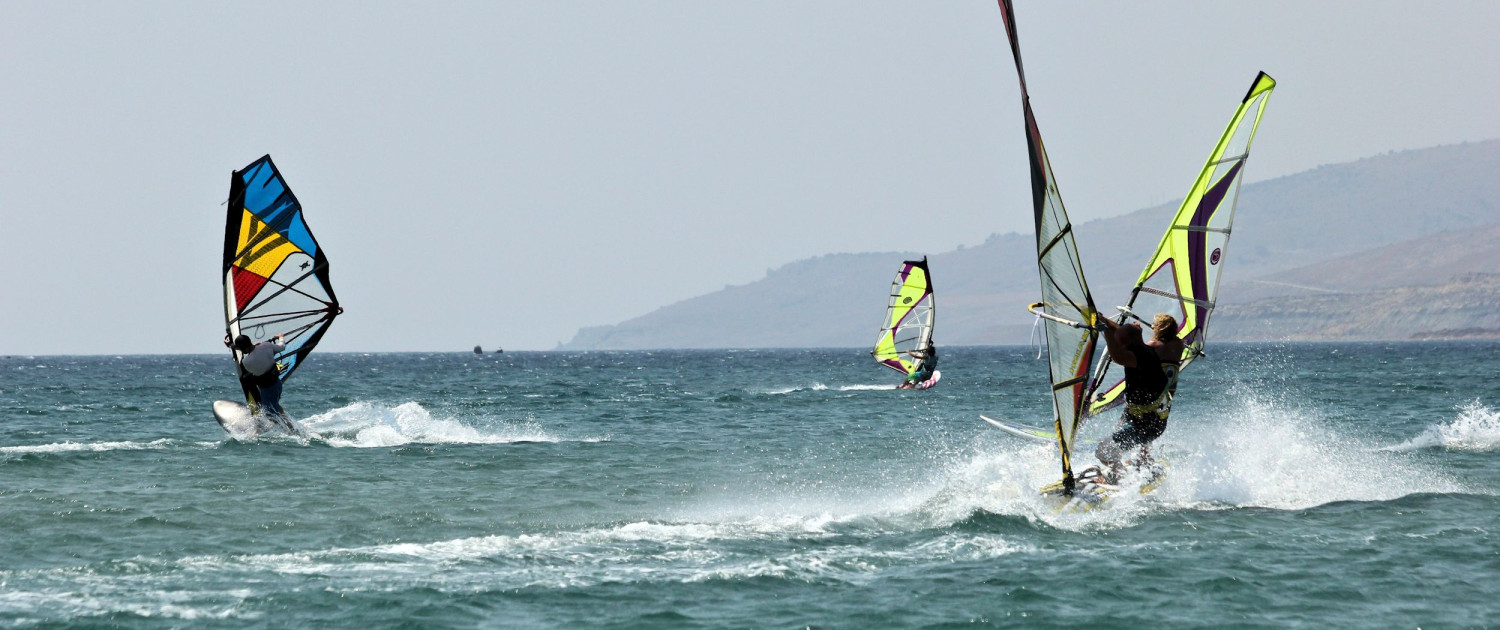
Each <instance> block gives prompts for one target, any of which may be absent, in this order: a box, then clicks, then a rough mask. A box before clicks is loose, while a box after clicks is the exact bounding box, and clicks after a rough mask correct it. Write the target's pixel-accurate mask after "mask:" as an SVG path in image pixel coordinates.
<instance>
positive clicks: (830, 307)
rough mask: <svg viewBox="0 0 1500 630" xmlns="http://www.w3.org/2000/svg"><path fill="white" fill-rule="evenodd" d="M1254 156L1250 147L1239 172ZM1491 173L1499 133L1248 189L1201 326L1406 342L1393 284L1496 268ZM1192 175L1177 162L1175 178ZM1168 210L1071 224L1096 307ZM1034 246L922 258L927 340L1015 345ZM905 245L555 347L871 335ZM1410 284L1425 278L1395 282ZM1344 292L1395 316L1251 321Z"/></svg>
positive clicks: (1460, 290) (1498, 226)
mask: <svg viewBox="0 0 1500 630" xmlns="http://www.w3.org/2000/svg"><path fill="white" fill-rule="evenodd" d="M1254 168H1255V163H1254V158H1252V159H1251V162H1250V166H1249V169H1250V173H1251V174H1252V175H1253V174H1254ZM1496 173H1500V140H1491V141H1486V142H1478V143H1467V144H1462V145H1454V146H1446V147H1436V148H1431V149H1422V150H1416V151H1404V152H1400V153H1392V154H1386V155H1382V156H1377V157H1372V158H1367V159H1363V160H1358V161H1355V162H1349V163H1345V164H1337V165H1330V166H1322V167H1319V168H1316V169H1313V170H1311V171H1306V172H1303V173H1299V174H1296V175H1291V176H1287V177H1281V178H1277V179H1274V180H1269V181H1265V182H1258V183H1254V184H1248V185H1246V186H1245V187H1244V189H1243V190H1242V191H1241V195H1240V203H1239V208H1238V211H1237V214H1236V221H1235V231H1234V239H1233V240H1232V241H1231V242H1230V245H1229V248H1228V252H1227V255H1228V256H1229V262H1228V264H1227V266H1226V268H1225V271H1224V276H1223V281H1224V283H1225V284H1224V291H1223V293H1222V294H1221V296H1220V301H1221V304H1222V305H1223V306H1224V308H1223V310H1221V311H1220V312H1219V317H1220V318H1221V319H1220V320H1219V321H1218V322H1217V323H1216V324H1215V326H1214V327H1215V332H1214V337H1215V338H1216V339H1229V338H1235V339H1282V338H1288V337H1295V338H1307V339H1312V338H1320V339H1321V338H1328V339H1334V338H1337V339H1391V338H1408V337H1410V336H1411V334H1415V333H1416V332H1417V331H1411V332H1410V333H1408V334H1405V335H1403V336H1399V337H1391V336H1388V335H1389V332H1388V330H1389V325H1388V322H1390V321H1406V320H1405V319H1402V317H1405V316H1406V315H1401V314H1397V312H1398V311H1399V312H1400V313H1407V314H1410V313H1414V311H1410V309H1411V308H1412V306H1411V305H1404V304H1403V303H1402V302H1400V301H1399V299H1398V298H1400V297H1402V296H1405V297H1409V298H1414V297H1415V296H1418V295H1422V296H1428V297H1431V296H1435V295H1442V296H1443V299H1444V300H1448V302H1447V303H1450V304H1454V305H1457V304H1459V303H1462V302H1463V300H1464V299H1466V298H1465V297H1464V292H1466V291H1469V292H1473V299H1474V300H1476V303H1482V302H1483V301H1484V300H1486V299H1488V298H1487V297H1486V296H1488V295H1489V294H1488V293H1485V292H1486V291H1488V289H1486V288H1485V287H1486V286H1488V285H1486V284H1485V283H1484V282H1481V281H1475V280H1472V279H1470V280H1465V281H1462V282H1458V281H1453V278H1454V277H1455V276H1457V275H1460V274H1467V273H1496V272H1500V254H1497V253H1496V252H1500V247H1496V245H1500V177H1496ZM1191 176H1192V174H1191V173H1186V174H1184V176H1183V186H1184V188H1185V187H1186V186H1187V184H1188V183H1189V182H1188V178H1189V177H1191ZM1028 194H1029V193H1028ZM1064 194H1066V191H1064ZM1176 207H1177V204H1176V203H1173V204H1169V205H1163V206H1158V207H1155V208H1147V209H1144V210H1139V211H1136V212H1132V213H1130V214H1127V215H1123V216H1119V217H1113V218H1109V219H1101V220H1097V221H1090V222H1088V223H1084V224H1080V225H1077V226H1075V233H1076V234H1077V237H1078V244H1079V249H1080V251H1081V253H1082V256H1083V262H1084V265H1085V271H1086V272H1087V274H1088V279H1089V283H1090V286H1091V288H1092V289H1093V293H1094V296H1095V299H1096V300H1097V301H1098V302H1099V303H1100V306H1101V307H1102V308H1105V309H1109V308H1110V307H1112V306H1114V305H1115V304H1118V303H1123V302H1124V300H1125V298H1126V296H1127V294H1128V291H1129V288H1130V286H1131V285H1132V284H1133V283H1134V281H1135V278H1136V276H1137V275H1138V274H1139V273H1140V269H1141V265H1143V264H1144V263H1145V261H1146V258H1147V257H1148V256H1149V255H1150V253H1151V250H1152V249H1154V248H1155V246H1156V244H1157V241H1158V239H1160V237H1161V230H1162V229H1163V227H1164V226H1165V224H1166V222H1167V221H1168V220H1169V219H1170V218H1171V215H1172V213H1173V212H1174V211H1175V210H1176ZM1034 249H1035V245H1034V244H1033V237H1032V236H1031V235H1030V234H1015V233H1011V234H1004V235H993V236H991V237H990V238H989V239H988V240H986V241H985V242H984V243H983V244H982V245H979V246H976V247H971V248H967V249H960V250H957V251H951V252H942V253H937V254H933V255H931V256H930V257H929V258H930V260H931V268H932V274H933V284H934V287H935V288H936V290H937V295H938V303H937V304H938V315H937V316H938V325H937V332H936V335H935V338H936V339H937V341H938V342H939V343H942V344H994V343H1025V342H1026V340H1027V338H1028V335H1029V334H1030V331H1031V326H1032V318H1031V316H1030V315H1029V314H1027V313H1026V311H1025V306H1026V304H1028V303H1029V302H1031V301H1032V300H1033V299H1035V296H1036V294H1037V292H1038V288H1037V282H1038V281H1037V275H1036V268H1035V263H1034ZM910 257H920V256H919V255H918V254H913V253H900V252H890V253H879V254H869V253H867V254H832V255H827V256H820V257H817V258H812V259H808V260H803V261H798V262H795V263H791V264H788V265H785V266H783V267H781V268H779V269H776V270H773V271H771V272H769V273H768V274H767V275H766V277H765V278H764V279H761V280H758V281H756V282H752V283H750V284H746V285H742V286H738V287H729V288H726V289H724V290H722V291H717V292H714V293H710V294H707V295H703V296H699V297H696V298H692V299H689V300H685V301H682V302H679V303H676V304H672V305H669V306H665V307H663V308H660V309H657V310H656V311H654V312H652V313H649V314H647V315H644V316H641V317H637V318H634V319H631V320H629V321H626V322H622V323H620V324H618V325H613V326H599V327H593V328H585V329H583V330H580V331H579V333H578V335H577V336H575V337H574V339H573V340H572V341H570V342H569V343H567V344H563V345H562V346H560V348H561V349H571V350H590V349H643V348H764V347H858V346H864V345H868V344H871V343H873V340H874V338H875V334H876V331H877V329H878V327H879V324H880V317H881V315H882V314H883V310H884V308H885V301H886V292H887V289H888V288H889V283H890V280H891V276H892V275H893V274H894V273H895V270H896V267H897V266H898V265H899V264H900V262H901V260H903V259H905V258H910ZM1408 286H1411V287H1415V286H1427V287H1428V289H1425V290H1422V291H1418V290H1416V289H1413V290H1412V292H1408V293H1401V292H1400V291H1394V292H1393V291H1392V290H1393V289H1395V288H1398V287H1408ZM1433 287H1443V290H1442V291H1439V290H1438V289H1435V288H1433ZM1382 291H1384V292H1382ZM1423 291H1425V292H1423ZM1435 291H1436V292H1435ZM1444 291H1446V292H1444ZM1356 294H1361V295H1364V297H1365V298H1369V299H1375V298H1378V299H1381V300H1385V302H1383V303H1384V304H1386V306H1387V307H1388V308H1389V309H1392V310H1391V313H1392V315H1390V318H1389V319H1386V320H1378V321H1377V320H1374V319H1360V320H1359V321H1360V322H1363V323H1361V324H1358V325H1354V324H1351V327H1350V328H1348V329H1340V330H1338V331H1328V330H1314V329H1315V328H1316V327H1311V328H1310V327H1308V326H1312V325H1311V324H1308V325H1307V326H1303V325H1301V324H1297V325H1293V323H1292V322H1291V321H1290V320H1285V319H1283V320H1277V321H1278V322H1279V323H1277V324H1271V323H1264V324H1263V325H1262V324H1257V322H1270V321H1271V320H1270V318H1271V316H1272V315H1273V314H1275V313H1276V312H1277V306H1276V305H1278V304H1281V305H1283V306H1282V307H1281V308H1282V309H1283V310H1285V309H1287V308H1292V307H1289V306H1285V305H1288V304H1297V305H1298V306H1296V307H1295V309H1297V312H1299V313H1303V314H1302V315H1299V317H1304V318H1306V319H1307V320H1308V321H1309V322H1311V321H1316V320H1318V319H1319V318H1322V319H1324V320H1327V319H1333V318H1335V317H1336V316H1337V311H1334V312H1330V313H1323V312H1321V311H1318V312H1316V313H1315V312H1314V311H1317V309H1319V308H1328V309H1332V308H1343V307H1348V306H1351V305H1353V303H1345V302H1342V301H1341V299H1342V298H1343V297H1347V296H1351V295H1356ZM1377 294H1378V295H1377ZM1278 298H1298V299H1297V300H1290V299H1278ZM1312 298H1317V299H1312ZM767 304H775V305H776V306H777V309H776V311H774V312H773V313H771V315H772V316H771V317H767V311H766V310H765V308H764V306H765V305H767ZM1257 305H1258V306H1257ZM1231 307H1234V308H1231ZM1308 309H1311V310H1308ZM1304 311H1305V312H1304ZM1409 311H1410V313H1409ZM1445 313H1448V314H1446V315H1443V316H1442V318H1440V319H1441V321H1443V322H1450V320H1451V322H1450V323H1451V325H1449V324H1443V326H1444V327H1446V328H1451V329H1453V330H1454V331H1461V330H1464V329H1473V328H1480V329H1484V328H1489V327H1497V328H1500V322H1494V324H1493V325H1491V324H1483V325H1481V324H1480V323H1477V322H1470V323H1462V322H1461V321H1459V320H1460V319H1461V317H1459V316H1458V315H1453V314H1454V313H1459V314H1464V313H1469V314H1472V313H1471V312H1470V311H1464V310H1462V309H1456V307H1455V310H1450V311H1445ZM1429 314H1430V313H1429ZM1476 316H1477V315H1476ZM1220 326H1222V328H1220ZM1362 326H1363V327H1362ZM1427 330H1428V332H1432V331H1434V330H1436V329H1432V328H1428V329H1427ZM1454 334H1458V333H1454ZM1473 334H1481V333H1473ZM1298 335H1301V336H1298Z"/></svg>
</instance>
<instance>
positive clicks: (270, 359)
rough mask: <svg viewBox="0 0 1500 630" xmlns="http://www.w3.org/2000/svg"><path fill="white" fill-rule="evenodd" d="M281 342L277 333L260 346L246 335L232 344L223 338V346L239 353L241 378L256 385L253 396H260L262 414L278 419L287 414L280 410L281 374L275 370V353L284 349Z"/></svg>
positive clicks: (227, 338)
mask: <svg viewBox="0 0 1500 630" xmlns="http://www.w3.org/2000/svg"><path fill="white" fill-rule="evenodd" d="M281 340H282V335H279V334H278V335H276V336H275V337H273V338H272V339H270V340H269V341H263V342H261V343H254V342H252V341H251V340H250V337H248V336H246V335H240V336H238V337H235V338H234V340H233V341H231V340H230V339H229V337H227V336H226V337H224V345H226V346H229V347H231V348H234V349H235V350H238V351H239V352H240V369H241V370H242V371H243V375H242V376H241V379H242V380H249V381H250V382H252V383H254V384H255V388H256V390H257V391H256V393H258V394H260V401H259V402H260V408H261V411H263V412H265V413H266V414H268V415H271V416H272V417H273V418H278V419H281V418H282V417H283V416H285V415H286V411H285V410H283V409H282V408H281V372H280V370H278V369H277V367H276V354H277V353H279V352H282V351H284V350H286V345H285V344H283V343H281Z"/></svg>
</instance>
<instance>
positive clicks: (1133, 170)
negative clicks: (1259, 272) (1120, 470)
mask: <svg viewBox="0 0 1500 630" xmlns="http://www.w3.org/2000/svg"><path fill="white" fill-rule="evenodd" d="M1018 4H1019V6H1018V7H1017V8H1016V13H1017V16H1016V17H1017V21H1018V22H1019V26H1020V36H1021V44H1022V48H1023V54H1024V56H1025V61H1026V64H1027V71H1028V77H1027V78H1028V81H1029V83H1030V87H1031V90H1032V97H1033V104H1034V106H1035V108H1036V111H1037V116H1038V120H1039V122H1040V125H1041V129H1042V133H1043V135H1044V137H1045V139H1046V141H1047V146H1048V149H1049V151H1050V154H1051V157H1052V162H1053V167H1054V169H1055V171H1056V173H1057V178H1058V181H1059V183H1060V185H1061V187H1062V192H1063V197H1064V199H1065V200H1066V201H1067V203H1068V209H1069V211H1070V212H1071V213H1072V215H1073V218H1074V220H1075V221H1080V220H1087V219H1090V218H1099V217H1105V216H1111V215H1115V214H1120V213H1123V212H1127V211H1130V210H1134V209H1137V208H1141V207H1145V206H1149V205H1155V204H1159V203H1163V202H1167V201H1170V200H1172V199H1175V198H1178V197H1180V196H1181V195H1182V194H1183V192H1184V191H1185V190H1186V189H1187V187H1188V185H1189V184H1190V183H1191V181H1190V180H1191V178H1192V177H1193V176H1194V175H1195V174H1196V172H1197V169H1198V168H1199V167H1200V165H1201V163H1202V160H1203V159H1204V158H1205V157H1206V156H1207V154H1208V151H1209V149H1210V148H1211V146H1212V144H1213V142H1214V141H1215V140H1216V139H1217V135H1218V134H1219V132H1220V131H1221V130H1222V128H1223V125H1224V124H1225V123H1226V122H1227V120H1228V117H1229V114H1230V113H1231V111H1232V110H1233V107H1234V105H1235V104H1236V103H1237V102H1238V100H1239V99H1240V98H1241V97H1242V96H1243V95H1244V92H1245V90H1246V89H1247V88H1248V87H1249V84H1250V81H1251V79H1252V78H1254V76H1255V73H1256V71H1258V70H1265V71H1266V72H1268V73H1270V74H1271V75H1272V76H1274V77H1275V78H1276V79H1277V80H1278V81H1279V82H1280V87H1279V88H1278V89H1277V91H1276V94H1275V96H1274V97H1273V98H1272V100H1271V104H1270V107H1269V109H1268V111H1267V114H1266V118H1265V121H1264V123H1263V125H1262V127H1261V132H1260V135H1259V137H1258V138H1257V140H1256V143H1255V157H1254V158H1253V159H1252V160H1251V161H1250V164H1249V167H1248V177H1249V180H1250V181H1257V180H1263V179H1268V178H1272V177H1276V176H1281V175H1287V174H1291V173H1295V172H1298V171H1302V170H1305V169H1308V168H1312V167H1315V166H1318V165H1320V164H1327V163H1332V162H1341V161H1347V160H1351V159H1357V158H1360V157H1365V156H1369V155H1373V154H1377V153H1383V152H1385V151H1388V150H1399V149H1409V148H1420V147H1426V146H1432V145H1438V144H1449V143H1457V142H1462V141H1472V140H1482V139H1488V138H1495V137H1500V116H1496V114H1495V112H1496V107H1497V104H1500V38H1497V37H1496V36H1495V29H1496V26H1497V25H1500V3H1496V2H1486V1H1479V0H1476V1H1470V2H1442V1H1430V0H1428V1H1422V2H1403V3H1398V2H1377V1H1370V0H1357V1H1347V2H1335V1H1321V2H1306V1H1302V0H1298V1H1285V2H1257V3H1236V4H1227V3H1217V2H1200V1H1197V0H1184V1H1178V2H1163V1H1153V2H1092V3H1082V2H1063V1H1053V0H1048V1H1045V2H1043V1H1040V0H1029V1H1028V0H1019V2H1018ZM3 8H4V17H3V18H0V125H3V134H0V230H3V234H4V235H5V237H6V239H5V246H4V247H0V268H3V271H0V274H3V275H0V294H3V298H0V299H3V303H0V330H3V333H4V334H3V335H0V354H43V353H49V354H50V353H146V352H219V351H221V350H222V349H221V347H220V346H218V339H219V338H220V336H221V334H222V331H223V311H222V301H221V299H222V298H221V288H220V278H219V265H220V259H221V252H220V249H221V247H222V238H223V236H222V235H223V220H224V215H225V209H224V207H223V206H222V205H220V204H222V203H223V202H224V200H225V198H226V197H227V194H228V186H229V174H230V172H231V171H232V170H234V169H237V168H241V167H243V166H244V165H246V164H248V163H249V162H251V161H252V160H254V159H256V158H258V157H260V156H261V155H262V154H265V153H270V154H271V155H272V156H273V157H274V158H275V160H276V163H277V164H278V165H279V166H280V167H281V168H282V170H283V172H284V174H285V176H286V178H287V181H288V182H289V183H290V184H291V186H292V188H293V190H294V191H296V193H297V195H298V197H299V198H300V199H301V200H302V202H303V205H304V207H305V208H306V211H307V219H308V221H309V223H310V224H311V226H312V229H313V230H314V232H315V233H316V234H317V237H318V239H319V241H320V243H321V244H322V246H323V248H324V250H325V251H326V252H327V253H328V256H329V258H330V260H331V265H332V269H331V271H332V278H333V282H334V286H335V288H336V289H337V291H338V293H339V297H340V299H341V301H342V303H343V304H344V306H345V308H346V314H345V316H344V317H342V318H340V319H339V320H338V321H337V322H336V323H335V324H334V327H333V328H332V329H331V330H330V332H329V333H328V335H327V337H325V339H324V344H323V346H322V348H324V349H327V350H344V351H348V350H462V349H464V348H467V347H468V346H470V345H473V344H475V343H480V344H484V345H485V346H486V347H490V346H494V345H504V346H505V347H506V348H507V349H546V348H550V347H552V346H553V345H555V344H556V343H558V342H559V341H562V340H566V339H568V338H570V337H571V336H572V335H573V333H574V331H576V330H577V329H578V328H579V327H580V326H591V325H599V324H609V323H616V322H619V321H621V320H623V319H626V318H629V317H633V316H636V315H640V314H643V313H645V312H648V311H650V310H652V309H654V308H656V307H658V306H661V305H664V304H668V303H671V302H675V301H678V300H682V299H685V298H689V297H692V296H695V295H699V294H702V293H705V292H708V291H712V290H716V289H719V288H721V287H723V286H724V285H725V284H726V283H728V284H742V283H745V282H749V281H752V280H755V279H757V278H759V277H761V276H762V275H763V274H764V273H765V271H766V269H767V268H769V267H776V266H780V265H782V264H785V263H788V262H791V261H794V260H798V259H801V258H805V257H808V256H814V255H819V254H825V253H832V252H862V251H897V250H902V251H926V252H930V253H936V252H940V251H946V250H949V249H952V248H954V247H956V246H958V245H960V244H967V245H973V244H977V243H979V242H981V241H983V240H984V239H985V238H986V237H987V236H988V235H990V234H991V233H994V232H1009V231H1021V232H1029V231H1030V229H1031V227H1030V216H1029V209H1028V204H1029V200H1030V194H1031V193H1030V189H1029V187H1028V183H1027V172H1026V154H1025V140H1024V137H1023V136H1022V122H1021V115H1020V105H1019V98H1018V94H1017V86H1016V77H1015V70H1014V68H1013V66H1012V65H1011V62H1010V59H1009V52H1008V51H1007V49H1006V45H1005V37H1004V29H1003V26H1002V24H1001V20H1000V14H999V10H998V9H997V8H996V6H995V4H994V3H993V2H984V1H978V0H976V1H974V2H916V1H912V2H872V1H858V2H806V1H802V0H798V1H791V2H767V1H759V0H757V1H755V2H740V3H731V2H700V1H681V2H629V1H613V2H540V1H538V2H508V3H498V2H475V3H458V2H444V3H419V2H399V3H398V2H288V3H277V2H257V3H253V4H252V3H220V2H197V1H193V2H180V3H168V2H135V3H107V2H86V3H74V2H15V1H10V2H5V3H4V7H3ZM913 217H921V218H922V219H921V220H920V221H914V220H913ZM997 272H998V270H997ZM884 282H885V280H884V279H877V280H876V281H875V282H873V283H872V284H871V290H872V291H884V290H885V289H884V286H885V285H884V284H883V283H884ZM768 306H771V307H774V305H768ZM773 316H774V315H773ZM858 325H859V326H867V325H868V322H866V321H861V322H858Z"/></svg>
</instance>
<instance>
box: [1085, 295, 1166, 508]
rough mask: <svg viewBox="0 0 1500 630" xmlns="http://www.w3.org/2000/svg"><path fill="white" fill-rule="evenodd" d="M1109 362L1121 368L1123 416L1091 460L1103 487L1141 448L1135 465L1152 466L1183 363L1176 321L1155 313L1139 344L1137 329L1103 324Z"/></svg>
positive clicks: (1116, 477)
mask: <svg viewBox="0 0 1500 630" xmlns="http://www.w3.org/2000/svg"><path fill="white" fill-rule="evenodd" d="M1103 321H1104V322H1105V326H1106V328H1107V330H1106V331H1105V333H1104V341H1105V344H1106V345H1108V347H1109V358H1110V360H1111V361H1114V362H1115V363H1118V364H1120V365H1121V366H1122V367H1124V368H1125V413H1124V415H1123V416H1122V417H1121V418H1120V424H1119V425H1117V426H1116V428H1115V432H1114V434H1113V435H1111V436H1109V439H1107V440H1105V441H1103V442H1101V443H1100V444H1099V448H1098V449H1097V450H1095V451H1094V455H1096V456H1097V457H1098V458H1099V462H1100V463H1102V464H1104V466H1105V468H1106V469H1107V470H1106V472H1105V474H1104V481H1105V482H1106V483H1114V482H1115V481H1117V480H1118V479H1119V476H1120V472H1121V471H1122V470H1123V469H1124V464H1125V463H1126V462H1125V461H1122V460H1123V459H1124V457H1125V455H1126V454H1128V453H1129V452H1130V451H1132V450H1134V449H1136V448H1137V447H1139V448H1140V456H1139V457H1137V458H1136V460H1135V461H1134V462H1130V463H1133V464H1134V465H1136V466H1138V467H1139V466H1143V465H1149V464H1150V462H1151V442H1152V441H1154V440H1155V439H1156V438H1159V437H1161V434H1162V433H1163V432H1165V431H1166V430H1167V414H1169V413H1171V411H1172V396H1173V395H1174V394H1175V393H1176V392H1177V366H1178V363H1180V362H1181V361H1182V340H1181V339H1178V338H1177V320H1176V319H1174V318H1173V317H1172V316H1171V315H1168V314H1166V313H1158V314H1157V315H1156V318H1155V320H1154V321H1153V322H1152V324H1151V331H1152V335H1151V341H1149V342H1147V341H1142V340H1141V326H1140V325H1139V324H1134V323H1131V324H1118V323H1115V322H1113V321H1110V320H1109V319H1107V318H1106V319H1104V320H1103Z"/></svg>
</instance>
